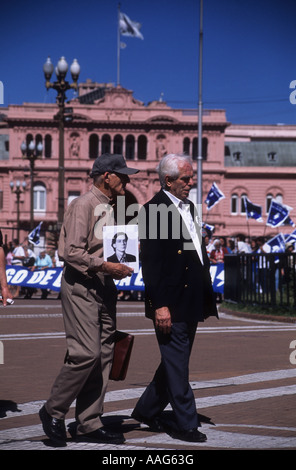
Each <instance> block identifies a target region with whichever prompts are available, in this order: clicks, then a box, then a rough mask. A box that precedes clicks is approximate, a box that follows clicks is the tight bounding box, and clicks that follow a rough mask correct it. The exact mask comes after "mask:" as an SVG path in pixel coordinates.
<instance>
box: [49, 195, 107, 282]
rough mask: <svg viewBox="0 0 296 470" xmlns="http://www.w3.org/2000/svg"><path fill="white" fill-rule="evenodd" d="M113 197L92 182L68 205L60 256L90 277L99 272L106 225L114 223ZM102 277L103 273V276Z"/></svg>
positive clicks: (66, 263)
mask: <svg viewBox="0 0 296 470" xmlns="http://www.w3.org/2000/svg"><path fill="white" fill-rule="evenodd" d="M113 214H114V213H113V209H112V206H111V202H110V199H109V198H108V197H107V196H105V195H104V194H103V193H102V192H101V191H100V190H99V189H97V188H96V187H95V186H92V187H91V189H90V191H88V192H87V193H86V194H84V195H82V196H79V197H78V198H76V199H74V200H73V201H72V202H71V204H70V206H69V207H68V209H67V211H66V213H65V216H64V222H63V226H62V229H61V233H60V239H59V248H58V254H59V258H60V259H61V260H63V261H64V262H65V265H70V266H71V267H73V268H75V269H76V270H77V271H79V272H81V273H82V274H84V275H85V276H87V277H91V276H93V274H94V273H95V272H98V270H99V269H100V266H101V265H102V263H103V262H104V259H103V226H104V225H114V215H113ZM100 277H101V276H100Z"/></svg>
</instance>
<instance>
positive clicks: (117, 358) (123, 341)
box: [109, 331, 134, 380]
mask: <svg viewBox="0 0 296 470" xmlns="http://www.w3.org/2000/svg"><path fill="white" fill-rule="evenodd" d="M133 344H134V336H133V335H130V334H129V333H125V332H123V331H116V332H115V345H114V355H113V362H112V367H111V371H110V375H109V379H110V380H124V379H125V377H126V373H127V369H128V365H129V361H130V357H131V352H132V349H133Z"/></svg>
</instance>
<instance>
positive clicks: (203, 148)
mask: <svg viewBox="0 0 296 470" xmlns="http://www.w3.org/2000/svg"><path fill="white" fill-rule="evenodd" d="M201 154H202V159H203V160H207V157H208V139H207V138H206V137H203V138H202V142H201ZM197 157H198V138H197V137H194V139H193V140H192V160H197Z"/></svg>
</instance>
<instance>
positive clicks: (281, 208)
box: [266, 199, 292, 227]
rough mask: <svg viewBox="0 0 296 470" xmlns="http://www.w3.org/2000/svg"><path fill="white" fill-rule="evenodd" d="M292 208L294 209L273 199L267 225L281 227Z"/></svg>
mask: <svg viewBox="0 0 296 470" xmlns="http://www.w3.org/2000/svg"><path fill="white" fill-rule="evenodd" d="M290 210H292V207H289V206H286V205H284V204H280V203H279V202H277V201H275V200H274V199H272V201H271V204H270V209H269V213H268V217H267V222H266V225H268V226H269V227H279V226H280V225H282V224H283V223H284V222H285V220H286V219H287V217H288V215H289V212H290Z"/></svg>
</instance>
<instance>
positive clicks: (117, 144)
mask: <svg viewBox="0 0 296 470" xmlns="http://www.w3.org/2000/svg"><path fill="white" fill-rule="evenodd" d="M122 144H123V138H122V136H121V135H119V134H117V135H116V136H115V137H114V144H113V152H114V153H119V154H120V155H122Z"/></svg>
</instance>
